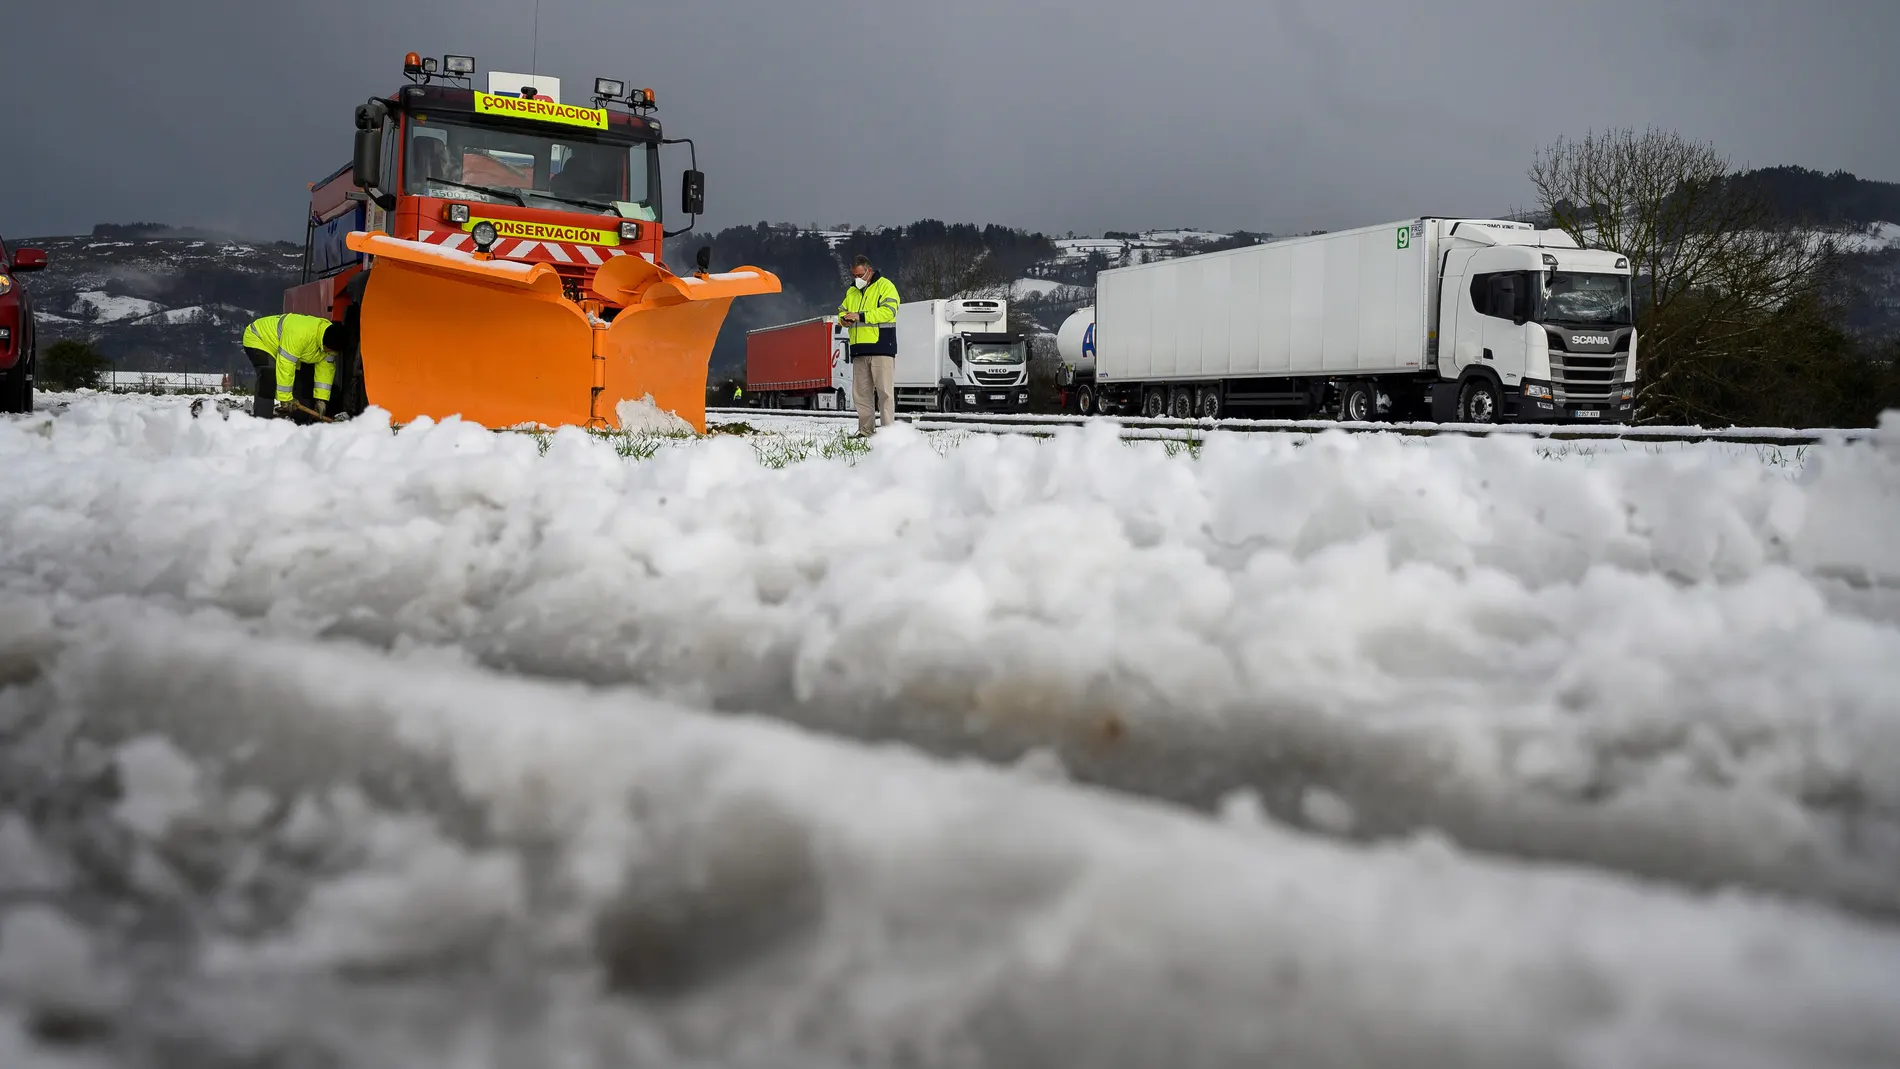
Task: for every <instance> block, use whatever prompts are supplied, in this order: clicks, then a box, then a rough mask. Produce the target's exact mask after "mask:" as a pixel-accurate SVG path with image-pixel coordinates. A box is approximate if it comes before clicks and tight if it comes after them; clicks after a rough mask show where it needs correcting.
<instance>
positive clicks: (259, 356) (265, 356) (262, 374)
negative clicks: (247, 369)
mask: <svg viewBox="0 0 1900 1069" xmlns="http://www.w3.org/2000/svg"><path fill="white" fill-rule="evenodd" d="M244 355H245V356H246V357H248V358H249V359H250V361H251V367H252V368H253V369H255V370H256V372H257V384H256V386H255V387H253V389H252V391H251V392H252V397H253V400H252V404H251V415H253V416H256V417H257V418H258V419H270V418H271V417H272V416H275V415H276V414H277V366H276V362H275V360H274V359H273V358H272V357H271V355H270V354H269V353H267V352H264V351H263V350H261V349H252V348H250V347H249V346H246V347H245V349H244Z"/></svg>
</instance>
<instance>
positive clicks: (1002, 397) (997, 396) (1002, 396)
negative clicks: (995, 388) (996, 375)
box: [990, 393, 1009, 401]
mask: <svg viewBox="0 0 1900 1069" xmlns="http://www.w3.org/2000/svg"><path fill="white" fill-rule="evenodd" d="M990 400H992V401H1007V400H1009V395H1008V394H1006V393H993V394H991V395H990Z"/></svg>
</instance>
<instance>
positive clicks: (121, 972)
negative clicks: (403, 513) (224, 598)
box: [0, 597, 1900, 1069]
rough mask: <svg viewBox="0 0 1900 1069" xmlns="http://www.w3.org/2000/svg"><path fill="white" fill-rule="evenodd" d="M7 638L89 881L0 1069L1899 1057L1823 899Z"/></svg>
mask: <svg viewBox="0 0 1900 1069" xmlns="http://www.w3.org/2000/svg"><path fill="white" fill-rule="evenodd" d="M0 621H4V622H0V664H9V665H12V666H13V667H12V674H11V675H10V676H9V678H10V679H11V680H12V681H13V684H14V685H13V686H12V687H11V688H10V689H0V722H4V723H6V724H9V725H14V726H19V725H36V726H35V727H34V728H33V730H32V731H30V732H29V733H27V737H24V738H21V737H16V738H15V739H14V741H13V742H12V743H11V744H9V745H8V746H7V747H6V748H4V749H0V760H4V765H3V766H0V771H4V773H5V782H7V783H9V784H15V785H17V787H16V789H18V790H22V791H25V792H28V793H29V794H31V795H32V796H34V797H37V798H39V799H41V804H39V805H37V806H36V807H35V811H34V817H33V819H34V820H35V821H37V822H38V824H37V827H36V828H35V830H34V831H33V832H32V833H31V834H34V835H37V836H38V837H39V838H40V841H38V842H35V843H33V844H32V848H33V849H34V850H35V851H37V852H40V853H43V854H53V855H55V856H64V855H66V854H71V853H78V852H83V856H84V857H85V858H86V861H87V864H88V866H89V872H90V876H91V878H92V879H91V882H90V883H89V884H87V885H86V886H84V887H82V888H81V889H79V890H78V891H75V892H72V893H69V894H66V895H63V896H61V897H59V898H57V899H53V900H51V902H50V903H49V904H47V905H38V906H24V907H20V908H17V909H13V910H11V911H9V912H6V913H5V915H4V918H3V919H0V938H4V939H5V940H7V945H6V946H0V1052H4V1051H6V1050H7V1048H8V1047H9V1045H12V1046H13V1047H14V1048H15V1049H16V1050H23V1049H25V1044H26V1042H27V1041H26V1040H25V1038H24V1037H23V1036H22V1035H21V1034H19V1032H17V1031H15V1029H21V1028H26V1027H37V1028H41V1029H42V1030H43V1029H44V1028H45V1027H46V1024H45V1022H47V1021H49V1020H57V1021H59V1022H61V1024H60V1027H61V1028H62V1029H63V1031H64V1034H67V1035H68V1036H69V1041H68V1045H67V1049H68V1050H76V1051H77V1052H81V1053H83V1052H85V1051H86V1050H88V1049H98V1046H97V1045H98V1044H104V1043H107V1042H109V1043H110V1044H111V1049H113V1050H115V1051H118V1052H120V1055H121V1058H122V1059H123V1060H121V1061H118V1062H117V1063H116V1064H151V1063H154V1062H156V1061H157V1058H156V1054H157V1052H160V1051H166V1050H169V1051H173V1052H175V1051H177V1050H180V1049H188V1050H191V1051H193V1052H194V1053H193V1064H197V1065H236V1064H246V1065H251V1064H283V1065H290V1064H326V1065H342V1066H352V1067H353V1066H365V1067H367V1066H377V1067H383V1066H394V1065H402V1066H422V1067H434V1066H444V1067H446V1066H449V1065H455V1066H496V1067H500V1066H521V1065H556V1064H558V1065H563V1066H573V1067H586V1066H596V1065H600V1066H606V1065H630V1064H645V1065H674V1064H687V1063H689V1062H691V1063H692V1064H720V1065H757V1066H784V1065H844V1064H851V1065H867V1064H868V1065H896V1064H902V1065H912V1066H964V1067H968V1066H1022V1065H1089V1066H1100V1067H1113V1066H1131V1067H1132V1066H1152V1065H1164V1064H1165V1065H1183V1066H1227V1065H1233V1066H1240V1065H1260V1064H1282V1065H1300V1066H1341V1067H1344V1066H1355V1067H1357V1066H1378V1065H1406V1066H1422V1067H1430V1066H1447V1067H1451V1066H1456V1067H1459V1069H1480V1067H1486V1066H1497V1067H1509V1069H1520V1067H1523V1066H1577V1067H1584V1066H1601V1067H1610V1066H1617V1067H1637V1066H1671V1067H1691V1066H1706V1067H1709V1069H1746V1067H1752V1066H1760V1067H1769V1066H1786V1065H1801V1066H1806V1067H1817V1069H1819V1067H1826V1066H1849V1065H1869V1064H1878V1063H1885V1064H1891V1063H1892V1062H1893V1060H1894V1059H1897V1058H1900V1017H1896V1016H1895V1015H1894V1014H1893V1013H1892V1012H1891V1009H1892V992H1893V991H1895V990H1900V939H1897V938H1896V936H1895V935H1894V934H1893V933H1892V932H1890V931H1886V930H1882V929H1877V928H1874V927H1871V926H1868V925H1865V924H1862V923H1858V922H1853V921H1848V920H1843V919H1840V918H1838V917H1832V916H1828V915H1826V914H1825V913H1824V912H1822V911H1819V910H1817V909H1814V908H1811V907H1809V908H1803V907H1792V906H1782V905H1774V904H1769V903H1763V902H1752V901H1748V900H1745V899H1742V898H1736V897H1718V898H1714V899H1698V898H1693V897H1690V896H1687V895H1683V894H1679V893H1676V892H1672V891H1667V890H1657V889H1653V888H1643V887H1641V886H1638V885H1635V884H1632V883H1627V882H1624V881H1620V880H1617V879H1613V878H1610V877H1606V876H1597V875H1589V874H1581V873H1571V872H1563V871H1558V870H1551V871H1544V872H1538V871H1533V870H1531V869H1529V868H1527V867H1522V866H1517V865H1513V864H1508V863H1486V862H1478V861H1474V860H1472V859H1470V858H1468V857H1465V856H1461V855H1460V854H1458V853H1457V852H1456V851H1455V850H1453V849H1451V848H1449V847H1447V846H1445V845H1443V844H1442V843H1438V842H1434V841H1431V840H1426V841H1422V842H1419V843H1416V844H1413V845H1405V846H1392V847H1386V848H1381V849H1367V848H1356V847H1342V846H1338V845H1333V844H1330V843H1328V842H1325V841H1323V840H1315V839H1309V838H1307V837H1304V836H1301V835H1299V834H1296V833H1291V832H1288V831H1286V830H1283V829H1280V828H1277V827H1275V826H1272V825H1268V824H1262V823H1260V822H1258V820H1257V818H1249V817H1248V816H1247V815H1246V807H1244V806H1238V807H1234V813H1233V815H1232V816H1231V817H1230V818H1229V819H1228V821H1227V822H1226V823H1224V824H1222V823H1216V822H1213V821H1208V820H1204V819H1199V818H1194V817H1191V816H1188V815H1186V814H1183V813H1180V812H1174V811H1169V810H1165V809H1162V808H1158V807H1153V806H1149V805H1144V804H1141V803H1137V802H1133V801H1129V800H1126V799H1118V798H1116V797H1114V796H1112V795H1105V794H1097V793H1094V792H1089V791H1084V790H1079V789H1075V788H1072V787H1069V786H1066V785H1064V784H1061V783H1050V782H1046V781H1044V780H1043V779H1041V778H1040V774H1030V773H1009V772H1005V771H1001V770H992V769H988V768H985V767H982V766H975V765H962V766H949V765H943V764H938V763H933V762H930V761H927V760H924V759H922V758H919V757H915V756H910V755H906V754H904V753H902V752H898V751H893V750H889V749H872V748H865V747H860V746H856V745H852V744H846V743H841V742H827V741H822V740H819V739H816V738H813V737H809V736H805V735H802V734H800V733H798V732H796V731H795V730H793V729H790V728H787V727H784V726H780V725H775V724H772V723H770V722H766V721H758V720H750V719H744V718H724V717H719V718H715V717H708V716H704V715H699V714H692V713H688V712H684V711H681V710H679V709H677V708H670V707H667V706H664V705H661V704H657V703H655V702H653V701H650V700H648V699H645V698H642V697H640V696H637V695H634V694H631V693H629V692H626V691H617V692H589V691H586V690H583V689H581V688H578V687H574V686H571V685H557V684H550V683H531V682H524V681H519V680H509V679H505V678H500V677H497V676H494V675H492V674H490V673H487V672H485V671H480V670H475V669H470V668H467V667H464V666H462V665H459V664H457V663H455V662H454V659H453V658H445V657H443V656H441V655H440V654H429V653H417V654H411V655H391V654H382V653H376V652H371V651H366V650H361V649H352V648H349V647H347V646H345V645H344V644H341V643H335V642H312V641H307V640H303V641H299V640H287V639H286V640H267V639H259V638H256V637H253V636H252V635H250V634H248V633H246V631H245V630H243V629H242V628H241V627H239V626H237V625H236V624H234V623H232V622H228V621H226V620H223V619H220V618H217V617H215V616H213V615H211V614H207V613H199V614H197V615H196V616H194V617H192V618H185V617H181V616H178V615H174V614H172V613H169V612H164V611H159V610H156V609H153V608H151V607H149V606H146V605H139V604H126V603H114V602H103V603H93V604H89V605H82V604H75V603H71V602H69V601H67V600H65V599H54V598H45V597H34V598H14V599H11V600H8V601H0ZM115 766H116V767H117V768H118V770H119V782H120V788H119V790H118V792H117V795H118V796H117V797H116V798H115V797H113V796H111V795H109V794H106V793H102V792H100V791H98V790H97V789H96V788H95V787H94V786H93V784H94V783H95V782H96V780H97V778H98V774H99V772H100V771H102V770H104V769H106V768H109V767H115ZM4 908H5V907H3V906H0V909H4ZM74 915H77V916H83V917H87V918H89V919H90V921H91V923H89V924H87V925H84V926H81V925H79V924H76V923H74V920H73V919H72V917H73V916H74ZM49 1015H56V1016H50V1017H49ZM70 1037H76V1038H70ZM89 1044H92V1046H90V1047H89ZM693 1059H705V1061H693Z"/></svg>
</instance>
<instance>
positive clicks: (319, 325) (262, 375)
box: [244, 312, 348, 419]
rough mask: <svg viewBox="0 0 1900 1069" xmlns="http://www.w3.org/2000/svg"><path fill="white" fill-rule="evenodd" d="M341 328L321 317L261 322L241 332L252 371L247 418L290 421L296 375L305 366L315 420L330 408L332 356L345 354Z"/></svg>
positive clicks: (269, 318) (333, 380)
mask: <svg viewBox="0 0 1900 1069" xmlns="http://www.w3.org/2000/svg"><path fill="white" fill-rule="evenodd" d="M345 332H346V328H345V327H344V326H343V324H341V323H332V322H330V321H329V320H327V319H325V318H323V317H322V316H311V315H299V314H297V313H295V312H291V313H287V314H285V315H275V316H265V317H264V318H262V319H259V320H257V321H256V322H254V323H252V324H251V325H250V326H249V327H246V328H245V330H244V355H245V356H246V357H248V358H250V361H251V366H252V367H254V368H256V369H257V395H256V407H255V408H254V409H253V411H252V414H253V415H255V416H257V417H258V418H259V419H269V418H270V417H271V416H272V414H273V413H274V414H276V415H278V416H280V417H286V418H288V417H292V416H295V415H296V414H297V386H298V382H297V373H298V371H299V370H301V369H302V368H303V366H304V365H306V364H307V365H310V368H311V377H310V383H311V386H310V397H311V400H312V401H313V402H314V403H313V404H312V405H311V406H310V407H312V408H314V409H315V410H316V412H317V414H318V415H326V414H327V413H328V410H329V407H330V391H331V389H332V388H333V387H334V386H335V385H336V358H337V353H339V352H341V351H343V350H345V349H346V348H347V347H348V346H347V345H346V341H347V339H345V337H344V334H345Z"/></svg>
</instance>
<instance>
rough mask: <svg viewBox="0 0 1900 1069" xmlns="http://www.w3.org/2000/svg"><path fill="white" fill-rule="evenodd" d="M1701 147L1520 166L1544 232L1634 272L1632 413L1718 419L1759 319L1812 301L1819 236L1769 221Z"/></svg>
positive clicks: (1613, 141) (1568, 153)
mask: <svg viewBox="0 0 1900 1069" xmlns="http://www.w3.org/2000/svg"><path fill="white" fill-rule="evenodd" d="M1740 177H1741V176H1740V175H1739V174H1738V173H1737V172H1736V171H1735V170H1734V169H1733V168H1731V166H1730V165H1729V162H1728V160H1726V159H1725V158H1723V157H1722V156H1720V155H1719V154H1718V153H1717V152H1716V151H1715V149H1714V148H1713V147H1711V146H1709V145H1706V144H1701V143H1698V142H1693V141H1690V140H1688V139H1686V138H1684V137H1682V136H1681V135H1679V134H1675V133H1671V132H1666V131H1659V130H1653V129H1652V130H1648V131H1645V132H1643V133H1640V134H1639V133H1637V132H1635V131H1633V130H1612V131H1609V132H1607V133H1603V134H1597V133H1594V132H1592V133H1590V134H1588V135H1586V136H1585V137H1584V138H1583V140H1581V141H1572V140H1569V139H1564V138H1560V139H1558V141H1557V142H1556V143H1555V144H1553V145H1551V146H1550V147H1549V148H1548V149H1546V150H1544V151H1543V152H1541V153H1539V154H1538V157H1537V159H1536V162H1535V163H1534V164H1533V166H1532V167H1531V170H1530V180H1531V183H1532V185H1533V186H1535V187H1536V189H1537V193H1538V197H1539V199H1540V201H1541V203H1542V207H1543V209H1544V212H1545V213H1546V214H1548V215H1549V217H1550V219H1551V220H1552V223H1553V225H1555V226H1556V227H1557V228H1559V229H1561V230H1564V231H1567V232H1568V233H1569V234H1570V236H1571V237H1572V238H1575V239H1576V241H1577V242H1578V244H1580V245H1583V246H1584V247H1586V248H1597V249H1610V250H1613V251H1615V252H1619V253H1622V254H1623V255H1625V256H1628V257H1629V258H1630V260H1631V262H1632V264H1633V265H1634V266H1635V269H1636V275H1637V309H1636V312H1637V315H1636V320H1637V329H1638V335H1639V338H1640V343H1639V358H1638V367H1639V375H1640V385H1639V392H1638V405H1639V412H1640V414H1641V416H1642V418H1644V419H1650V420H1654V419H1669V420H1678V419H1679V420H1688V421H1694V422H1724V421H1725V420H1726V419H1727V417H1726V415H1725V414H1724V413H1723V412H1721V411H1717V410H1715V408H1714V407H1713V406H1712V398H1714V397H1717V396H1732V393H1731V391H1730V390H1729V387H1731V386H1732V383H1726V382H1722V383H1717V382H1713V381H1711V378H1710V377H1711V376H1717V377H1720V376H1721V375H1722V374H1723V372H1722V371H1721V370H1719V369H1722V368H1726V367H1732V366H1733V363H1732V362H1733V361H1734V360H1735V359H1736V358H1738V357H1740V358H1748V357H1756V356H1760V355H1762V353H1763V346H1764V345H1765V344H1766V343H1768V342H1769V341H1770V340H1771V338H1772V332H1771V331H1769V330H1768V324H1769V323H1770V321H1771V320H1772V319H1773V318H1774V317H1775V315H1776V314H1777V313H1778V312H1779V311H1780V310H1781V309H1784V308H1787V307H1789V306H1790V305H1792V304H1794V303H1796V302H1800V301H1806V300H1812V299H1815V298H1817V297H1818V295H1819V294H1820V292H1821V290H1822V288H1823V286H1824V284H1825V281H1826V271H1827V268H1828V266H1829V264H1830V262H1831V260H1832V257H1833V252H1834V243H1833V240H1832V237H1831V235H1830V234H1829V233H1828V232H1825V231H1823V230H1821V229H1819V228H1815V227H1801V226H1796V225H1794V224H1793V223H1792V222H1791V221H1788V220H1784V219H1780V218H1777V216H1776V214H1775V212H1774V211H1773V209H1772V208H1771V207H1770V206H1769V204H1768V203H1767V201H1766V200H1765V199H1764V198H1762V197H1761V196H1760V195H1759V194H1758V193H1757V192H1756V191H1755V190H1753V189H1752V188H1751V187H1750V185H1749V184H1748V183H1747V182H1745V181H1741V180H1740Z"/></svg>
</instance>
